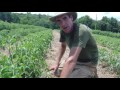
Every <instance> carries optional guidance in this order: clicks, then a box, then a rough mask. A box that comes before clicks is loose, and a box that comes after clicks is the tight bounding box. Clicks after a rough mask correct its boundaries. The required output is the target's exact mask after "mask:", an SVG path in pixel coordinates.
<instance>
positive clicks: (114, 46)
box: [94, 34, 120, 52]
mask: <svg viewBox="0 0 120 90" xmlns="http://www.w3.org/2000/svg"><path fill="white" fill-rule="evenodd" d="M94 37H95V39H96V41H97V43H98V44H100V45H101V46H104V47H107V48H109V49H111V50H116V51H118V52H120V39H118V38H112V37H108V36H103V35H97V34H94Z"/></svg>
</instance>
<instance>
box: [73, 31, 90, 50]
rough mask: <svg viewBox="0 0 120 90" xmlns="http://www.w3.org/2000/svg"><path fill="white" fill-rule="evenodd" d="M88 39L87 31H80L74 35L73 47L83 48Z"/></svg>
mask: <svg viewBox="0 0 120 90" xmlns="http://www.w3.org/2000/svg"><path fill="white" fill-rule="evenodd" d="M89 38H90V34H89V31H87V30H80V32H79V33H76V34H75V35H74V41H73V45H72V46H73V47H81V48H85V47H86V44H87V42H88V40H89Z"/></svg>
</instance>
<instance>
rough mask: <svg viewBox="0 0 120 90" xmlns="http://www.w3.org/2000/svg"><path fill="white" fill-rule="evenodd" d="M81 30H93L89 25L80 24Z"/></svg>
mask: <svg viewBox="0 0 120 90" xmlns="http://www.w3.org/2000/svg"><path fill="white" fill-rule="evenodd" d="M79 28H80V29H82V30H91V28H89V27H88V26H87V25H85V24H80V25H79Z"/></svg>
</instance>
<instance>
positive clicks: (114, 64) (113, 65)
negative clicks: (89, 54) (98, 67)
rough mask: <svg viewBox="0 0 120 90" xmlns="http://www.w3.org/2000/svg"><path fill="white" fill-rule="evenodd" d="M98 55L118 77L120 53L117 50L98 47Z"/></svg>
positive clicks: (119, 72)
mask: <svg viewBox="0 0 120 90" xmlns="http://www.w3.org/2000/svg"><path fill="white" fill-rule="evenodd" d="M99 57H100V61H101V62H104V63H105V64H106V66H108V68H109V70H111V71H114V72H116V73H117V74H118V75H119V77H120V54H119V53H118V52H115V51H108V50H106V49H105V48H99Z"/></svg>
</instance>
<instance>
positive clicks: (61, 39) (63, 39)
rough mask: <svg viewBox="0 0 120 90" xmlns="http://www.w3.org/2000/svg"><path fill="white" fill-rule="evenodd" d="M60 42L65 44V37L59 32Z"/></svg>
mask: <svg viewBox="0 0 120 90" xmlns="http://www.w3.org/2000/svg"><path fill="white" fill-rule="evenodd" d="M59 41H60V42H65V35H64V32H63V31H60V40H59Z"/></svg>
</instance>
